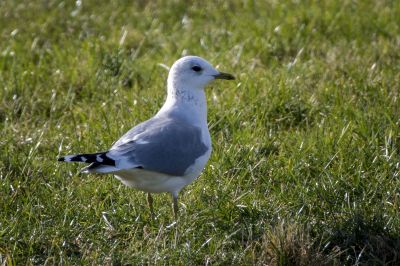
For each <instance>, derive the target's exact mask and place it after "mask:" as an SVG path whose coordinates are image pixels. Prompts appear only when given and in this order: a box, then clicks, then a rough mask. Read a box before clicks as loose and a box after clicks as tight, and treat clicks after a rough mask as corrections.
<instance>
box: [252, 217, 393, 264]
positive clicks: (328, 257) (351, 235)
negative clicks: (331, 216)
mask: <svg viewBox="0 0 400 266" xmlns="http://www.w3.org/2000/svg"><path fill="white" fill-rule="evenodd" d="M382 221H383V220H380V219H372V220H371V219H366V218H365V217H363V216H360V215H355V216H354V217H352V219H351V220H349V221H346V222H344V223H342V224H340V225H338V226H337V228H336V229H335V231H334V232H333V233H331V234H326V235H325V236H323V237H322V238H321V237H319V238H317V237H313V235H314V234H313V233H312V232H311V230H310V229H308V228H304V227H303V226H301V225H296V224H286V223H281V224H279V225H277V226H276V227H274V228H271V229H270V230H269V231H268V232H266V233H265V234H264V235H263V237H262V239H261V240H260V241H257V244H256V248H255V250H253V251H255V253H253V256H254V258H255V261H256V263H257V264H260V265H399V263H400V237H399V236H396V235H391V234H390V233H389V232H388V230H386V229H385V227H384V225H383V222H382Z"/></svg>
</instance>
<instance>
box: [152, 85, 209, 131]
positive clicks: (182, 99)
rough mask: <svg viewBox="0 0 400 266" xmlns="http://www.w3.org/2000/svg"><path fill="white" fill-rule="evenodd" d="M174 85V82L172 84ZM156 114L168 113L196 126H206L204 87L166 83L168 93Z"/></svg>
mask: <svg viewBox="0 0 400 266" xmlns="http://www.w3.org/2000/svg"><path fill="white" fill-rule="evenodd" d="M174 85H176V84H174ZM157 115H169V116H172V117H178V118H181V119H184V120H186V121H187V122H189V123H191V124H193V125H197V126H201V127H203V126H207V100H206V95H205V92H204V89H188V88H187V87H186V86H172V84H168V95H167V99H166V101H165V103H164V105H163V106H162V107H161V109H160V111H159V112H158V113H157Z"/></svg>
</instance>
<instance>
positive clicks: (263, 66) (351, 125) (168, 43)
mask: <svg viewBox="0 0 400 266" xmlns="http://www.w3.org/2000/svg"><path fill="white" fill-rule="evenodd" d="M103 2H104V3H103ZM106 2H108V1H102V2H101V3H98V1H82V4H81V5H80V6H78V5H76V4H75V2H73V1H58V0H54V1H12V0H6V1H1V2H0V86H1V89H0V96H1V102H0V132H1V138H0V179H1V182H0V263H9V264H17V265H24V264H34V265H36V264H45V263H48V264H59V263H64V264H67V265H70V264H109V265H111V264H113V265H121V264H122V265H125V264H161V265H164V264H181V265H187V264H208V265H209V264H216V265H221V264H222V265H226V264H236V265H237V264H248V265H249V264H259V265H261V264H268V265H276V264H277V265H293V264H295V265H321V264H327V265H343V264H346V265H354V264H365V265H390V264H392V265H394V264H399V263H400V177H399V174H400V129H399V127H400V100H399V90H400V85H399V84H400V63H399V62H400V53H399V45H400V39H399V38H400V2H399V1H384V0H377V1H321V2H319V1H318V2H314V1H245V0H243V1H239V0H238V1H231V2H230V3H227V1H196V2H194V1H193V2H192V3H191V4H190V5H189V4H187V3H186V4H185V2H184V1H133V2H134V3H131V2H130V1H122V0H121V1H112V2H111V1H110V3H106ZM184 54H195V55H200V56H202V57H205V58H206V59H208V60H209V61H210V62H211V63H213V64H215V65H218V66H219V68H220V69H221V70H224V71H227V72H230V73H233V74H235V75H236V77H237V80H236V81H235V82H216V83H214V84H213V85H211V86H210V87H209V88H208V89H207V94H208V101H209V126H210V128H211V135H212V141H213V148H214V150H213V154H212V157H211V159H210V162H209V164H208V166H207V167H206V169H205V171H204V173H203V174H202V175H201V176H200V178H199V179H198V180H197V181H195V182H194V183H193V184H191V185H189V186H188V187H187V188H186V189H184V191H183V193H181V200H180V202H181V203H182V204H181V206H180V209H181V212H180V217H179V220H178V221H177V223H176V224H173V225H171V224H172V223H173V214H172V208H171V204H170V203H171V199H170V197H169V195H166V194H161V195H158V196H156V197H155V211H156V216H157V218H156V220H155V221H152V220H151V217H150V213H149V210H148V208H147V204H146V197H145V194H144V193H143V192H139V191H135V190H132V189H129V188H127V187H125V186H123V185H122V184H121V183H119V182H118V181H117V180H116V179H114V178H113V177H112V176H111V175H105V176H100V175H83V174H80V173H79V169H80V167H79V166H78V165H76V164H61V163H58V162H57V161H56V158H57V156H58V155H60V154H63V155H64V154H70V153H77V152H95V151H98V150H105V149H107V148H108V147H110V145H111V144H112V142H113V141H114V140H115V139H117V138H118V137H120V136H121V135H122V134H123V133H124V132H125V131H127V130H128V129H129V128H130V127H132V126H133V125H135V124H137V123H138V122H140V121H142V120H145V119H147V118H149V117H151V116H152V115H153V114H154V113H155V112H156V111H157V110H158V108H159V107H160V106H161V105H162V103H163V100H164V97H165V81H166V77H167V74H168V73H167V71H166V70H165V68H163V67H162V66H161V65H160V64H165V65H168V66H169V65H171V64H172V63H173V62H174V61H175V60H176V59H178V58H179V57H181V56H182V55H184Z"/></svg>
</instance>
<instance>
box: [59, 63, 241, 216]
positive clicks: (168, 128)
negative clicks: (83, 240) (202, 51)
mask: <svg viewBox="0 0 400 266" xmlns="http://www.w3.org/2000/svg"><path fill="white" fill-rule="evenodd" d="M215 79H226V80H233V79H235V78H234V76H232V75H231V74H228V73H224V72H220V71H218V70H216V69H215V68H214V67H213V66H212V65H211V64H210V63H208V62H207V61H206V60H205V59H203V58H201V57H198V56H185V57H182V58H180V59H179V60H178V61H176V62H175V63H174V64H173V65H172V67H171V69H170V71H169V74H168V80H167V99H166V101H165V103H164V105H163V106H162V107H161V109H160V110H159V111H158V113H157V114H156V115H155V116H153V117H152V118H150V119H149V120H147V121H144V122H142V123H140V124H138V125H137V126H135V127H133V128H132V129H131V130H129V131H128V132H127V133H126V134H125V135H123V136H122V137H121V138H120V139H119V140H118V141H116V142H115V143H114V144H113V145H112V147H111V148H110V149H109V150H108V151H105V152H96V153H84V154H75V155H68V156H63V157H60V158H58V161H63V162H83V163H88V164H90V165H89V166H87V167H85V168H83V169H82V172H83V173H104V174H106V173H109V174H113V175H114V176H115V177H116V178H117V179H119V180H120V181H121V182H122V183H123V184H125V185H127V186H129V187H132V188H135V189H138V190H141V191H144V192H147V201H148V205H149V207H150V212H151V215H152V216H153V215H154V212H153V198H152V196H151V193H162V192H169V193H171V195H172V199H173V211H174V215H175V218H177V215H178V194H179V192H180V191H181V190H182V188H184V187H185V186H187V185H189V184H190V183H192V182H193V181H194V180H195V179H196V178H197V177H198V176H199V175H200V174H201V172H202V171H203V169H204V167H205V166H206V163H207V161H208V159H209V158H210V155H211V137H210V132H209V130H208V125H207V101H206V95H205V92H204V88H205V86H206V85H207V84H208V83H209V82H211V81H213V80H215Z"/></svg>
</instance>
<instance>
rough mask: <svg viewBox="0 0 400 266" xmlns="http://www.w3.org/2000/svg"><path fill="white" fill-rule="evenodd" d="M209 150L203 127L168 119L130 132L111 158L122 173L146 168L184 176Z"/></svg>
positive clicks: (153, 122)
mask: <svg viewBox="0 0 400 266" xmlns="http://www.w3.org/2000/svg"><path fill="white" fill-rule="evenodd" d="M207 150H208V147H207V146H206V145H205V144H204V143H203V142H202V140H201V130H200V128H199V127H196V126H193V125H190V124H188V123H187V122H185V121H184V120H180V119H177V118H171V117H166V116H164V117H155V118H152V119H150V120H147V121H145V122H143V123H141V124H139V125H137V126H136V127H134V128H133V129H131V130H130V131H128V132H127V133H126V134H125V135H124V136H123V137H122V138H121V139H119V140H118V141H117V142H116V143H115V144H114V145H113V146H112V148H111V149H110V151H109V153H108V156H110V157H111V158H113V159H114V160H115V161H116V167H118V168H119V169H129V168H134V167H142V168H143V169H145V170H149V171H155V172H160V173H165V174H169V175H174V176H182V175H184V173H185V171H186V170H187V169H188V168H189V167H190V166H191V165H193V164H194V162H195V160H196V159H197V158H199V157H200V156H202V155H204V154H205V153H206V152H207Z"/></svg>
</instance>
